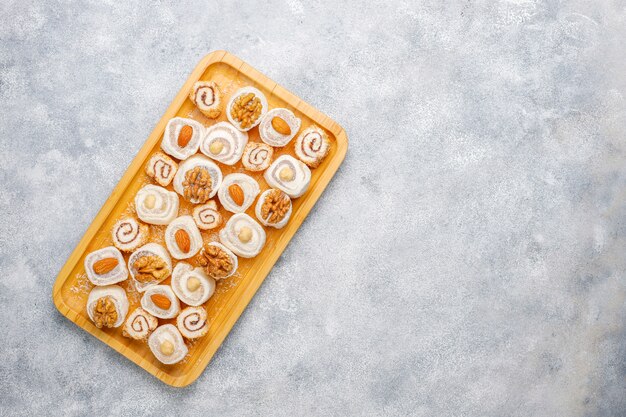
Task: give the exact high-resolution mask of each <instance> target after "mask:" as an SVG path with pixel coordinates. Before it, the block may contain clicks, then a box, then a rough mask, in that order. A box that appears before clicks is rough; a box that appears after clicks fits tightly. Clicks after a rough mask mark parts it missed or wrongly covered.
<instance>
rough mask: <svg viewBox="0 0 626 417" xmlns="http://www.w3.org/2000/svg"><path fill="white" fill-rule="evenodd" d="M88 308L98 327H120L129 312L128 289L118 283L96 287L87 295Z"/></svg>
mask: <svg viewBox="0 0 626 417" xmlns="http://www.w3.org/2000/svg"><path fill="white" fill-rule="evenodd" d="M86 308H87V315H88V316H89V318H90V319H91V321H93V322H94V323H95V324H96V327H99V328H101V327H120V326H121V325H122V323H124V319H126V314H127V313H128V297H126V291H124V289H123V288H122V287H120V286H118V285H107V286H105V287H94V288H93V289H92V290H91V292H90V293H89V297H87V307H86Z"/></svg>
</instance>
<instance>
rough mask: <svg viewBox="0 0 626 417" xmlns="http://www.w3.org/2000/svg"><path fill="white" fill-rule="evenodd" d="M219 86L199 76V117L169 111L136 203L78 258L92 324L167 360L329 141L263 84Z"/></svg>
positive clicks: (303, 183) (283, 220)
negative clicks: (278, 103) (273, 104)
mask: <svg viewBox="0 0 626 417" xmlns="http://www.w3.org/2000/svg"><path fill="white" fill-rule="evenodd" d="M224 91H225V90H224V89H223V88H222V86H220V85H218V84H217V83H216V82H213V81H211V80H207V81H199V82H197V83H195V85H194V86H193V88H192V89H191V91H190V92H189V100H191V102H192V103H193V104H194V105H195V107H196V108H197V110H198V111H199V113H196V114H201V116H200V118H202V120H195V119H193V118H185V117H175V118H173V119H171V120H170V121H169V123H168V124H167V126H166V128H165V132H164V134H163V137H162V141H161V149H160V151H157V152H154V153H153V154H152V155H150V157H149V159H148V163H147V164H146V167H145V175H146V176H145V178H146V181H145V185H143V187H141V188H140V189H139V190H138V191H137V193H136V195H135V199H134V205H133V206H132V210H133V211H134V212H131V213H126V214H125V215H124V216H123V217H121V218H119V219H118V220H117V222H116V223H115V224H114V226H113V228H112V230H111V235H110V236H111V239H110V243H108V244H104V245H103V246H102V247H100V248H98V249H96V250H94V251H92V252H91V253H89V254H88V255H87V256H86V257H85V260H84V267H85V272H86V276H87V278H88V279H89V281H90V282H91V283H92V284H93V289H92V290H91V292H90V293H89V297H88V300H87V304H86V306H85V309H86V312H87V315H88V316H89V318H90V319H91V321H92V322H93V323H94V325H95V326H96V327H98V328H111V329H113V328H119V329H120V330H119V331H121V332H122V334H123V335H124V336H125V337H127V338H129V339H132V340H136V341H137V343H147V345H148V347H149V349H150V351H151V352H152V354H153V355H154V357H155V358H156V359H157V360H158V361H160V362H161V363H163V364H165V365H172V364H176V363H178V362H180V361H182V360H183V359H184V358H185V357H186V356H187V354H188V352H189V342H190V341H192V340H194V339H199V338H202V337H206V335H207V334H208V333H209V329H210V327H211V318H210V317H209V316H208V314H207V303H208V302H209V300H210V299H211V297H212V296H213V295H214V294H215V292H216V286H218V285H220V284H219V282H220V281H223V280H227V279H228V278H229V277H232V276H233V275H235V274H237V269H238V266H239V260H240V259H241V258H254V257H256V256H259V255H260V254H261V253H262V252H263V248H264V247H265V244H266V240H267V234H266V233H267V232H268V231H271V230H276V229H282V228H283V227H284V226H285V225H286V224H287V223H288V222H289V220H290V218H291V215H292V211H293V204H294V200H295V199H297V198H299V197H301V196H302V195H304V194H305V193H306V192H307V190H308V188H309V184H310V182H311V169H315V168H317V167H318V166H319V165H320V164H321V163H322V161H323V160H324V158H326V156H327V155H328V153H329V151H330V148H331V146H332V144H331V142H330V140H329V138H328V135H327V133H326V132H325V131H324V130H322V129H321V128H320V127H318V126H315V125H312V126H307V127H306V128H304V129H301V128H302V120H301V119H300V118H298V117H297V116H296V114H294V112H293V111H292V110H290V109H287V108H273V109H270V108H269V106H268V101H267V99H266V97H265V95H264V94H263V92H261V91H260V90H258V89H256V88H254V87H252V86H245V87H243V88H240V89H238V90H235V91H234V92H233V93H232V94H230V95H226V96H225V95H224ZM224 102H226V103H227V104H226V105H225V106H224ZM220 119H221V120H220ZM253 129H255V130H253ZM277 153H278V156H277V155H276V154H277ZM266 229H267V230H266ZM277 233H278V232H277ZM131 293H132V294H133V295H134V297H130V299H132V300H135V301H134V305H131V302H129V297H128V295H129V294H131ZM138 299H139V300H140V302H139V303H137V301H136V300H138ZM110 331H114V330H110Z"/></svg>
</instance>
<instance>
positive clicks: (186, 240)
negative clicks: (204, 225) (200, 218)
mask: <svg viewBox="0 0 626 417" xmlns="http://www.w3.org/2000/svg"><path fill="white" fill-rule="evenodd" d="M165 245H166V246H167V249H168V250H169V251H170V253H171V254H172V257H173V258H175V259H187V258H191V257H192V256H194V255H195V254H196V253H198V251H199V250H200V249H201V248H202V235H201V234H200V230H198V226H196V223H195V222H194V220H193V217H191V216H180V217H178V218H176V219H174V220H173V221H172V222H171V223H170V224H169V225H168V226H167V229H165Z"/></svg>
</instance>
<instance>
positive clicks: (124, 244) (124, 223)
mask: <svg viewBox="0 0 626 417" xmlns="http://www.w3.org/2000/svg"><path fill="white" fill-rule="evenodd" d="M111 237H112V239H113V245H115V247H116V248H118V249H119V250H121V251H124V252H132V251H134V250H135V249H137V248H138V247H139V246H141V245H144V244H146V243H147V242H148V239H149V237H150V228H149V227H148V225H145V224H143V223H140V222H138V221H137V219H135V218H133V217H126V218H124V219H120V220H118V221H117V222H116V223H115V224H114V225H113V228H112V229H111Z"/></svg>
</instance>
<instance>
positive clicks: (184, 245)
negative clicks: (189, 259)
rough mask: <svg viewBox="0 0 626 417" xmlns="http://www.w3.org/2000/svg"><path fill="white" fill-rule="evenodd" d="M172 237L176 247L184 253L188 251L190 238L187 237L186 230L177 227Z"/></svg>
mask: <svg viewBox="0 0 626 417" xmlns="http://www.w3.org/2000/svg"><path fill="white" fill-rule="evenodd" d="M174 239H176V244H177V245H178V248H179V249H180V250H181V251H183V252H184V253H187V252H189V249H191V239H189V233H187V231H186V230H183V229H178V230H177V231H176V233H175V234H174Z"/></svg>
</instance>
